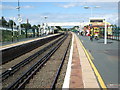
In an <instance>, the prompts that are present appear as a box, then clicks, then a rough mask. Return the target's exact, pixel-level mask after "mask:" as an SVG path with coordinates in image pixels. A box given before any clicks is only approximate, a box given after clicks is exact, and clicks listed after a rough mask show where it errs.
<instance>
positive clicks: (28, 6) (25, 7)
mask: <svg viewBox="0 0 120 90" xmlns="http://www.w3.org/2000/svg"><path fill="white" fill-rule="evenodd" d="M21 8H24V9H29V8H34V7H33V6H30V5H26V6H21ZM0 9H16V7H15V6H11V5H2V4H1V5H0Z"/></svg>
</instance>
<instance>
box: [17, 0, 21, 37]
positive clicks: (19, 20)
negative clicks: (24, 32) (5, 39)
mask: <svg viewBox="0 0 120 90" xmlns="http://www.w3.org/2000/svg"><path fill="white" fill-rule="evenodd" d="M16 9H18V23H19V35H21V22H22V18H21V16H20V3H19V0H18V6H17V7H16ZM17 37H18V36H17Z"/></svg>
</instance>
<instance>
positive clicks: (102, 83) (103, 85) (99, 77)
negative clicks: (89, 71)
mask: <svg viewBox="0 0 120 90" xmlns="http://www.w3.org/2000/svg"><path fill="white" fill-rule="evenodd" d="M79 40H80V39H79ZM80 44H81V46H82V48H83V50H84V51H85V54H86V56H87V58H88V60H89V62H90V64H91V66H92V68H93V70H94V72H95V74H96V76H97V79H98V81H99V83H100V86H101V87H102V88H103V89H104V90H107V87H106V85H105V83H104V81H103V79H102V77H101V75H100V73H99V72H98V70H97V68H96V67H95V65H94V64H93V62H92V60H91V58H90V56H89V54H88V52H87V50H86V49H85V47H84V46H83V44H82V42H81V40H80Z"/></svg>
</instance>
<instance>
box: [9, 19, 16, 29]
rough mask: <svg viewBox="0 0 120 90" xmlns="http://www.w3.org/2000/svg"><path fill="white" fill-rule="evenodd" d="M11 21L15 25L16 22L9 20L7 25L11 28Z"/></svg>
mask: <svg viewBox="0 0 120 90" xmlns="http://www.w3.org/2000/svg"><path fill="white" fill-rule="evenodd" d="M13 23H14V25H16V23H15V22H14V21H13V20H9V22H8V25H9V27H10V28H13Z"/></svg>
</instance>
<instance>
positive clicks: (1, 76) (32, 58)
mask: <svg viewBox="0 0 120 90" xmlns="http://www.w3.org/2000/svg"><path fill="white" fill-rule="evenodd" d="M63 37H64V36H63ZM63 37H61V38H59V39H58V40H56V41H54V42H53V43H51V44H50V45H48V46H46V47H44V48H43V49H41V50H39V51H38V52H36V53H35V54H33V55H31V56H29V57H28V58H26V59H25V60H23V61H21V62H20V63H18V64H16V65H15V66H13V67H11V68H10V69H8V70H6V71H4V72H3V73H2V74H1V75H0V78H2V79H1V80H2V81H4V80H5V79H6V78H8V77H9V76H11V75H12V74H14V73H15V72H16V71H18V70H19V69H20V68H21V67H23V66H25V65H26V64H28V63H30V62H31V61H32V60H34V59H35V58H37V57H38V56H39V55H41V54H42V53H44V52H45V51H46V50H47V49H49V48H50V47H52V46H53V45H54V44H56V43H57V42H58V41H60V40H61V39H62V38H63Z"/></svg>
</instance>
